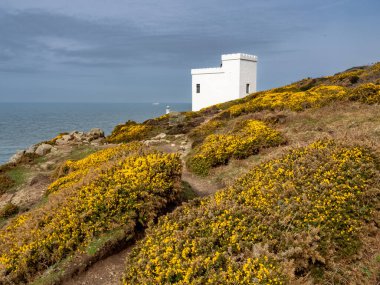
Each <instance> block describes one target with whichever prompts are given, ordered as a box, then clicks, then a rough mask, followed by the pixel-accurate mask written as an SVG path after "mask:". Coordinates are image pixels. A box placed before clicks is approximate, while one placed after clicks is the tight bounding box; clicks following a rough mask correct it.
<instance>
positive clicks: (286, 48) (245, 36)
mask: <svg viewBox="0 0 380 285" xmlns="http://www.w3.org/2000/svg"><path fill="white" fill-rule="evenodd" d="M379 11H380V1H379V0H361V1H357V0H336V1H334V0H330V1H326V0H323V1H322V0H246V1H243V0H234V1H231V0H192V1H188V0H108V1H105V0H75V1H67V0H54V1H52V0H0V102H94V103H97V102H99V103H100V102H110V103H119V102H190V100H191V74H190V69H191V68H202V67H217V66H219V64H220V56H221V54H227V53H237V52H242V53H249V54H254V55H257V56H258V58H259V61H258V89H259V90H265V89H269V88H273V87H277V86H281V85H284V84H288V83H291V82H294V81H297V80H299V79H302V78H305V77H317V76H325V75H329V74H334V73H336V72H340V71H343V70H345V69H347V68H350V67H353V66H359V65H367V64H371V63H374V62H378V61H380V33H379V32H378V27H379V26H380V17H379V16H378V13H379Z"/></svg>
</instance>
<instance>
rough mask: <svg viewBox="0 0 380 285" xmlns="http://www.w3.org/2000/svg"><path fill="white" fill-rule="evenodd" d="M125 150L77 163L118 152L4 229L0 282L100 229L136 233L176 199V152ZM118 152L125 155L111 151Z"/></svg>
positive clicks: (39, 266)
mask: <svg viewBox="0 0 380 285" xmlns="http://www.w3.org/2000/svg"><path fill="white" fill-rule="evenodd" d="M135 147H136V145H133V146H131V149H134V148H135ZM126 149H128V146H120V147H117V148H115V149H113V150H111V149H109V150H106V151H101V152H99V153H98V154H93V155H92V156H91V157H89V158H87V159H84V160H82V161H79V162H76V163H73V165H72V167H73V168H74V169H76V168H77V167H79V168H80V167H83V168H89V167H92V166H93V165H98V164H99V162H100V161H103V159H104V158H105V157H109V156H111V157H115V156H118V157H119V159H117V160H115V161H113V162H112V163H108V162H105V163H107V165H105V166H104V167H103V168H101V170H99V171H98V172H96V173H95V174H93V176H92V177H91V179H88V181H87V182H83V181H79V182H78V183H76V184H75V185H73V184H72V183H69V185H68V184H65V183H63V184H61V186H59V187H58V189H57V190H58V191H56V192H55V193H52V194H51V195H49V200H48V202H47V203H46V204H45V205H43V206H41V207H40V208H36V209H34V210H31V211H30V212H28V213H26V214H22V215H19V216H18V217H17V218H15V219H14V220H12V221H11V222H10V223H9V224H8V225H7V226H6V227H4V228H2V229H1V230H0V269H1V271H0V272H1V275H0V283H1V281H4V280H5V279H7V280H12V281H14V282H16V283H17V282H21V281H30V279H32V278H33V274H35V273H36V272H39V271H41V270H45V269H46V268H48V267H49V266H50V265H52V264H55V263H56V262H58V261H60V260H62V259H63V258H65V257H66V256H67V255H69V254H70V253H72V252H74V251H77V250H81V249H84V247H85V246H86V245H88V243H89V242H91V241H92V240H93V239H94V238H96V237H97V236H99V235H100V234H101V233H104V232H108V231H111V230H115V229H123V230H124V231H125V233H126V236H127V237H129V238H132V237H133V235H134V233H135V228H136V226H137V225H140V226H143V227H145V226H146V225H147V223H148V222H150V221H152V220H153V219H154V218H155V217H156V216H157V215H158V214H159V212H160V211H162V209H164V208H165V207H166V206H167V205H168V203H170V202H173V201H174V200H176V199H177V197H178V194H179V189H180V188H179V180H180V175H181V163H180V158H179V156H178V155H177V154H162V153H151V152H148V151H146V150H145V151H144V150H136V151H135V152H134V153H131V149H129V154H128V156H126V157H125V156H124V154H125V150H126ZM118 151H120V152H121V154H117V153H114V154H112V155H111V153H112V152H118ZM97 155H99V157H97ZM73 173H75V171H74V172H73Z"/></svg>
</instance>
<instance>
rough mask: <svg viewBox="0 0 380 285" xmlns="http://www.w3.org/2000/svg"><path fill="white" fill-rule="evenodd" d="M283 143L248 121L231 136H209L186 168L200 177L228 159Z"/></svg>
mask: <svg viewBox="0 0 380 285" xmlns="http://www.w3.org/2000/svg"><path fill="white" fill-rule="evenodd" d="M283 142H284V138H283V137H282V136H281V134H280V133H279V132H278V131H276V130H274V129H272V128H270V127H268V126H266V125H265V124H264V123H263V122H261V121H256V120H247V121H245V122H244V123H243V125H242V126H241V128H240V129H239V130H237V131H235V132H233V133H231V134H212V135H209V136H207V137H206V139H205V140H204V142H203V143H202V144H201V145H199V146H197V147H196V148H195V150H194V153H193V154H192V155H191V156H190V157H189V159H188V161H187V165H188V166H189V168H190V169H191V170H192V171H193V172H195V173H197V174H200V175H207V174H208V171H209V169H210V168H212V167H215V166H218V165H222V164H226V163H227V162H228V161H229V160H230V159H231V158H238V159H241V158H246V157H248V156H250V155H252V154H255V153H257V152H258V151H259V149H260V148H262V147H270V146H277V145H279V144H281V143H283Z"/></svg>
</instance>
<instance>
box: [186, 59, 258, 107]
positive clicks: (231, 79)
mask: <svg viewBox="0 0 380 285" xmlns="http://www.w3.org/2000/svg"><path fill="white" fill-rule="evenodd" d="M256 65H257V57H256V56H253V55H247V54H240V53H239V54H228V55H222V67H217V68H202V69H192V70H191V74H192V110H193V111H198V110H200V109H202V108H205V107H208V106H211V105H215V104H218V103H223V102H227V101H230V100H234V99H238V98H242V97H244V96H246V95H247V93H246V84H247V83H248V84H250V93H253V92H256ZM197 84H200V93H196V85H197Z"/></svg>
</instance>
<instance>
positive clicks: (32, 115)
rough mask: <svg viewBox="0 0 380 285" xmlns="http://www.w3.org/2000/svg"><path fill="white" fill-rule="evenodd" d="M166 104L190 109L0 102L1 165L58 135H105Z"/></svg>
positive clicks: (188, 105)
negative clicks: (96, 130)
mask: <svg viewBox="0 0 380 285" xmlns="http://www.w3.org/2000/svg"><path fill="white" fill-rule="evenodd" d="M167 105H169V106H170V110H172V111H178V112H180V111H189V110H191V103H0V164H3V163H5V162H7V161H8V160H9V158H10V157H11V156H12V155H13V154H15V153H16V152H17V151H18V150H23V149H26V148H27V147H29V146H31V145H33V144H36V143H38V142H41V141H45V140H49V139H51V138H53V137H55V136H56V135H57V134H58V133H62V132H70V131H74V130H77V131H89V130H90V129H92V128H101V129H102V130H104V132H105V133H106V135H108V134H110V133H111V131H112V129H113V128H114V127H115V126H116V125H117V124H121V123H124V122H126V121H128V120H133V121H136V122H143V121H145V120H147V119H151V118H155V117H158V116H161V115H163V114H165V111H166V106H167Z"/></svg>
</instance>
